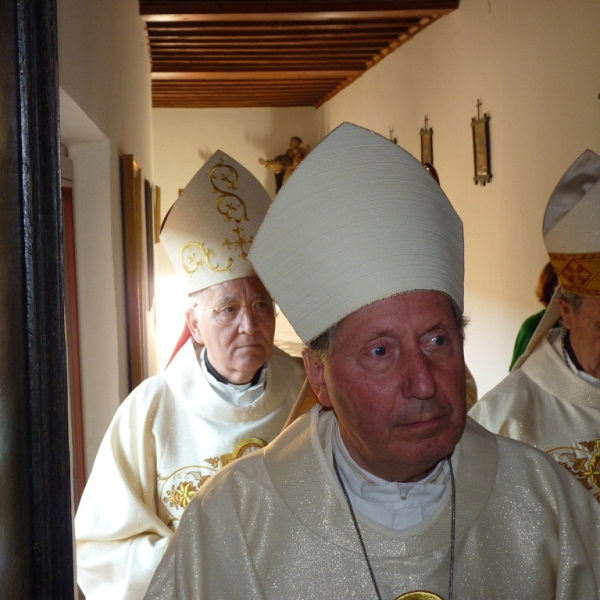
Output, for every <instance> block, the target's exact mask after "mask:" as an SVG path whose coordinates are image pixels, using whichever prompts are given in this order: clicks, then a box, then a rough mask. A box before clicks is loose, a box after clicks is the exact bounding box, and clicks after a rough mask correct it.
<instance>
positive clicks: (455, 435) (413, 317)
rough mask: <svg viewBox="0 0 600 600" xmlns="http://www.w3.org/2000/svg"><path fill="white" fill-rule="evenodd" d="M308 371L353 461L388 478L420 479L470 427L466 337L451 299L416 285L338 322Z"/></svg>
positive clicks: (307, 358)
mask: <svg viewBox="0 0 600 600" xmlns="http://www.w3.org/2000/svg"><path fill="white" fill-rule="evenodd" d="M304 358H305V365H306V368H307V372H308V376H309V379H310V382H311V385H312V386H313V389H314V390H315V393H316V394H317V396H318V397H319V400H320V402H321V403H322V404H323V405H324V406H328V407H329V406H331V407H333V409H334V411H335V414H336V415H337V418H338V421H339V426H340V432H341V435H342V439H343V440H344V443H345V445H346V447H347V449H348V451H349V452H350V455H351V456H352V457H353V458H354V460H355V461H356V462H357V463H358V464H359V465H360V466H362V467H363V468H364V469H366V470H368V471H370V472H371V473H373V474H375V475H377V476H379V477H381V478H383V479H386V480H388V481H417V480H419V479H421V478H422V477H424V476H425V475H426V474H427V473H428V472H429V471H430V470H431V468H432V467H433V466H435V465H436V464H437V463H438V462H439V461H440V460H442V459H443V458H445V457H446V456H448V455H449V454H450V453H451V452H452V450H453V448H454V446H455V445H456V443H457V442H458V440H459V439H460V437H461V435H462V432H463V430H464V427H465V419H466V391H465V389H466V388H465V364H464V359H463V339H462V334H461V331H460V328H459V326H458V324H457V323H456V319H455V317H454V314H453V311H452V307H451V304H450V300H449V299H448V298H447V297H446V296H445V295H443V294H441V293H440V292H431V291H427V292H413V293H409V294H402V295H398V296H393V297H391V298H387V299H385V300H381V301H379V302H376V303H374V304H371V305H369V306H366V307H364V308H362V309H360V310H358V311H357V312H355V313H353V314H351V315H349V316H348V317H346V318H345V319H344V320H343V321H342V322H341V323H340V325H339V326H338V330H337V332H336V336H335V341H334V346H333V353H332V355H331V356H330V358H329V359H328V360H327V361H326V362H325V363H321V362H320V361H318V360H315V359H313V358H311V357H310V355H309V354H308V352H307V351H305V355H304Z"/></svg>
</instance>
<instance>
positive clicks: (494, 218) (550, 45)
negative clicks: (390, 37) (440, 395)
mask: <svg viewBox="0 0 600 600" xmlns="http://www.w3.org/2000/svg"><path fill="white" fill-rule="evenodd" d="M599 24H600V3H599V2H598V1H597V0H527V1H523V0H501V1H500V0H490V1H487V0H461V3H460V8H459V9H458V10H456V11H454V12H453V13H451V14H450V15H448V16H445V17H443V18H441V19H440V20H439V21H437V22H436V23H434V24H433V25H431V26H430V27H429V28H427V29H426V30H425V31H423V32H422V33H420V34H419V35H417V36H416V37H415V38H414V39H413V40H411V41H409V42H408V43H407V44H405V45H404V46H402V47H401V48H400V49H398V50H396V52H395V53H393V54H391V55H390V56H388V57H387V58H386V59H385V60H383V61H382V62H381V63H379V64H378V65H377V66H376V67H374V68H373V69H372V70H370V71H368V72H367V73H366V74H365V75H363V76H362V77H361V78H360V79H358V80H357V81H356V82H355V83H353V84H352V85H351V86H350V87H348V88H347V89H345V90H344V91H343V92H341V93H340V94H339V95H338V96H336V97H334V98H333V99H332V100H330V101H329V102H328V103H326V104H325V105H324V106H323V107H321V108H320V109H319V111H318V117H319V121H320V127H321V130H320V132H321V135H325V134H326V133H328V132H329V131H330V130H331V129H333V128H334V127H335V126H337V125H338V124H339V123H341V122H343V121H351V122H354V123H357V124H359V125H363V126H365V127H368V128H370V129H373V130H375V131H378V132H379V133H381V134H383V135H385V136H388V135H389V128H390V127H393V128H394V136H397V138H398V143H399V144H400V145H401V146H403V147H404V148H406V149H407V150H408V151H409V152H411V153H412V154H414V155H415V156H416V157H418V158H420V137H419V129H420V128H421V127H422V126H423V119H424V117H425V115H427V116H428V117H429V125H430V126H431V127H432V128H433V130H434V135H433V147H434V148H433V154H434V163H435V167H436V169H437V171H438V173H439V175H440V179H441V184H442V187H443V188H444V190H445V191H446V193H447V194H448V196H449V198H450V199H451V201H452V202H453V204H454V206H455V208H456V210H457V211H458V213H459V214H460V216H461V217H462V219H463V221H464V227H465V246H466V291H465V294H466V309H467V313H468V314H469V315H470V317H471V325H470V326H469V328H468V330H467V343H466V349H465V351H466V359H467V364H468V365H469V367H470V368H471V370H472V371H473V373H474V375H475V379H476V381H477V384H478V387H479V390H480V392H486V391H487V390H489V389H490V387H492V386H493V385H495V384H496V383H497V382H499V381H500V380H501V379H502V378H503V377H504V376H505V375H506V373H507V369H508V364H509V361H510V356H511V354H512V346H513V344H514V339H515V336H516V333H517V330H518V328H519V326H520V324H521V322H522V321H523V320H524V319H525V318H526V317H528V316H529V315H530V314H532V313H533V312H537V311H538V310H539V309H540V308H541V306H540V305H539V304H538V302H537V300H536V298H535V295H534V289H535V284H536V282H537V277H538V275H539V272H540V270H541V268H542V266H543V265H544V264H545V262H546V261H547V260H548V259H547V255H546V253H545V248H544V245H543V240H542V235H541V227H542V217H543V213H544V210H545V206H546V202H547V200H548V197H549V195H550V193H551V192H552V189H553V188H554V185H555V184H556V183H557V181H558V179H559V178H560V177H561V175H562V174H563V172H564V171H565V170H566V169H567V168H568V166H569V165H570V164H571V163H572V162H573V161H574V160H575V159H576V158H577V156H579V154H580V153H581V152H583V151H584V150H585V149H586V148H591V149H592V150H594V151H595V152H598V153H600V100H599V99H598V93H599V92H600V35H599V29H598V27H599ZM478 98H480V99H481V100H482V102H483V111H484V112H487V113H489V114H490V116H491V121H490V129H491V136H490V137H491V159H492V173H493V175H494V177H493V180H492V182H491V183H490V184H488V185H486V186H485V187H481V186H476V185H474V182H473V179H472V177H473V150H472V138H471V127H470V121H471V118H472V117H474V116H475V115H476V107H475V104H476V102H477V99H478Z"/></svg>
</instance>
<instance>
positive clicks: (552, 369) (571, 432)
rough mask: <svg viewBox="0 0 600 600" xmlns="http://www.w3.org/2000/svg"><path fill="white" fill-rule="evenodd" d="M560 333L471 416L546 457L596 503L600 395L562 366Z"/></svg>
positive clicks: (555, 332) (559, 330)
mask: <svg viewBox="0 0 600 600" xmlns="http://www.w3.org/2000/svg"><path fill="white" fill-rule="evenodd" d="M563 332H564V329H562V328H555V329H552V330H551V331H550V332H549V333H548V334H547V336H546V338H545V339H544V340H543V341H542V342H541V343H540V344H539V345H538V346H537V348H536V349H535V350H534V351H533V353H532V354H531V356H529V357H528V358H527V360H526V361H525V362H524V363H523V366H522V367H521V368H520V369H517V370H516V371H513V372H512V373H510V375H508V376H507V377H506V378H505V379H504V380H503V381H501V382H500V383H499V384H498V385H497V386H496V387H495V388H493V389H492V390H490V391H489V392H488V393H487V394H486V395H485V396H484V397H483V398H482V399H481V400H480V401H479V402H478V403H477V404H476V405H475V406H474V407H473V408H472V409H471V410H470V411H469V415H470V416H471V417H473V418H474V419H475V420H476V421H478V422H479V423H480V424H481V425H483V426H484V427H486V428H487V429H489V430H490V431H493V432H494V433H498V434H499V435H503V436H506V437H510V438H513V439H515V440H520V441H521V442H525V443H527V444H531V445H532V446H535V447H536V448H539V449H540V450H543V451H544V452H547V453H548V454H549V455H550V456H552V457H553V458H554V459H555V460H557V461H558V462H559V463H560V464H561V465H562V466H563V467H565V468H566V469H567V470H568V471H570V472H571V473H572V474H573V475H575V477H577V479H579V480H580V481H581V482H582V483H583V485H584V486H585V487H586V488H587V489H588V490H590V491H591V492H592V494H593V495H594V496H595V497H596V498H597V499H598V500H600V389H598V388H597V387H595V386H594V385H592V384H591V383H589V382H588V381H585V380H583V379H582V378H581V377H578V376H577V375H576V374H575V373H574V372H573V371H572V370H571V369H570V368H569V367H568V366H567V364H566V361H565V358H564V353H563V349H562V345H561V337H562V334H563Z"/></svg>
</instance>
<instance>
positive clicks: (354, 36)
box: [150, 28, 410, 47]
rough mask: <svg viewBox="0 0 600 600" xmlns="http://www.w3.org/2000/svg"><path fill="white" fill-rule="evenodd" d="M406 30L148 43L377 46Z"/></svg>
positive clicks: (211, 37)
mask: <svg viewBox="0 0 600 600" xmlns="http://www.w3.org/2000/svg"><path fill="white" fill-rule="evenodd" d="M409 29H410V28H407V29H398V30H396V31H392V32H387V31H386V32H381V33H378V34H371V33H347V34H344V33H331V34H320V35H282V36H277V37H265V36H251V35H250V36H237V35H236V36H235V37H225V36H217V35H207V36H199V37H188V36H179V37H173V38H170V39H164V38H157V39H155V38H152V37H151V38H150V43H151V44H152V46H153V47H165V46H173V45H178V46H189V47H193V46H195V45H199V44H205V45H209V44H221V45H223V46H235V45H238V46H239V45H240V44H246V45H247V44H249V43H250V44H265V45H269V46H282V45H291V44H298V45H302V46H306V45H314V44H320V43H329V44H335V43H342V44H343V43H349V42H353V41H359V42H360V41H362V40H366V41H370V42H372V43H373V44H379V43H381V41H382V40H383V41H385V40H388V39H393V38H397V37H398V36H400V35H401V34H402V33H404V32H405V31H408V30H409Z"/></svg>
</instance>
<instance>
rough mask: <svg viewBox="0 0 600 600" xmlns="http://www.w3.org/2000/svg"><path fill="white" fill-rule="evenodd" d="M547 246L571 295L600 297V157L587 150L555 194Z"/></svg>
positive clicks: (546, 225)
mask: <svg viewBox="0 0 600 600" xmlns="http://www.w3.org/2000/svg"><path fill="white" fill-rule="evenodd" d="M543 231H544V244H545V245H546V250H547V251H548V255H549V256H550V260H551V261H552V265H553V266H554V270H555V271H556V274H557V275H558V279H559V281H560V284H561V286H562V287H563V289H564V290H565V291H567V292H572V293H574V294H581V295H582V296H595V297H599V296H600V156H598V155H597V154H595V153H594V152H592V151H591V150H586V151H585V152H584V153H583V154H582V155H581V156H580V157H579V158H578V159H577V160H576V161H575V162H574V163H573V164H572V165H571V167H570V168H569V170H568V171H567V172H566V173H565V174H564V175H563V177H562V179H561V180H560V181H559V182H558V185H557V186H556V188H555V189H554V191H553V192H552V195H551V196H550V200H549V201H548V206H547V207H546V213H545V215H544V228H543Z"/></svg>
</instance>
